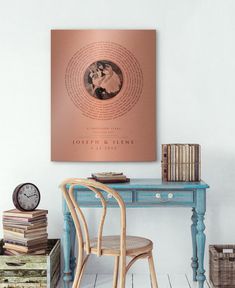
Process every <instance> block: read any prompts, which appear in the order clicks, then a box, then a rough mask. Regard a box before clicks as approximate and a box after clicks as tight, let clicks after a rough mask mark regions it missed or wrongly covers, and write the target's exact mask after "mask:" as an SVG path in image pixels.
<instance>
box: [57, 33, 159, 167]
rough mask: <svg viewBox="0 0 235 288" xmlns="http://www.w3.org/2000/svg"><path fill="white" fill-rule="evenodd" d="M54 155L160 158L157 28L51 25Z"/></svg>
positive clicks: (68, 158)
mask: <svg viewBox="0 0 235 288" xmlns="http://www.w3.org/2000/svg"><path fill="white" fill-rule="evenodd" d="M51 49H52V50H51V73H52V76H51V80H52V83H51V84H52V96H51V97H52V102H51V105H52V106H51V109H52V119H51V124H52V127H51V159H52V160H53V161H154V160H156V112H155V111H156V103H155V102H156V31H155V30H52V31H51Z"/></svg>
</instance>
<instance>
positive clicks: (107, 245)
mask: <svg viewBox="0 0 235 288" xmlns="http://www.w3.org/2000/svg"><path fill="white" fill-rule="evenodd" d="M67 185H69V189H67V187H66V186H67ZM76 185H79V186H84V187H86V188H88V189H90V190H91V191H93V192H94V193H95V196H96V197H97V198H99V199H100V201H101V203H102V207H103V210H102V217H101V220H100V225H99V230H98V237H97V238H94V239H90V237H89V232H88V226H87V222H86V219H85V217H84V214H83V212H82V210H81V209H80V207H79V203H77V201H76V200H75V197H74V188H75V186H76ZM60 187H61V189H62V192H63V196H64V198H65V200H66V203H67V205H68V208H69V210H70V212H71V216H72V218H73V221H74V225H75V228H76V234H77V239H78V257H77V267H76V272H75V276H74V281H73V286H72V288H79V287H80V284H81V279H82V275H83V272H84V269H85V265H86V263H87V260H88V257H89V255H90V254H96V255H97V256H103V255H104V256H113V257H115V265H114V276H113V288H117V287H118V283H119V288H125V280H126V273H127V272H128V270H129V269H130V267H131V266H132V264H134V263H135V261H136V260H138V259H141V258H147V259H148V262H149V269H150V275H151V283H152V288H157V287H158V285H157V278H156V273H155V269H154V261H153V256H152V249H153V243H152V241H151V240H149V239H146V238H142V237H134V236H126V207H125V204H124V202H123V200H122V198H121V196H120V195H119V193H118V192H117V191H115V190H114V189H111V188H110V187H108V186H106V185H104V184H102V183H99V182H96V181H94V180H84V179H77V178H71V179H67V180H65V181H63V182H62V183H61V185H60ZM101 191H103V192H106V193H108V195H110V196H109V197H111V196H112V197H114V198H115V199H116V201H117V203H118V205H119V208H120V216H121V231H120V235H118V236H102V234H103V226H104V222H105V217H106V212H107V203H106V200H105V198H104V196H103V193H101ZM78 193H79V192H78ZM83 234H84V235H83ZM85 254H86V255H85ZM127 256H128V257H130V258H131V260H130V261H129V263H128V264H127V263H126V257H127Z"/></svg>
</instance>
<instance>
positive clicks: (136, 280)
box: [133, 274, 151, 288]
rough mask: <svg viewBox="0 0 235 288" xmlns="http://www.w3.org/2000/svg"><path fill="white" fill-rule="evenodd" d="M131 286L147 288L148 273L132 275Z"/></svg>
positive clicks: (149, 282)
mask: <svg viewBox="0 0 235 288" xmlns="http://www.w3.org/2000/svg"><path fill="white" fill-rule="evenodd" d="M133 287H135V288H149V287H151V281H150V275H148V274H143V275H142V274H135V275H133Z"/></svg>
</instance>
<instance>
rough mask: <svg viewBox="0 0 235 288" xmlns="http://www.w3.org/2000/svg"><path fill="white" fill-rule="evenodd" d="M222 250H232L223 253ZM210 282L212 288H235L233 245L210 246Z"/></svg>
mask: <svg viewBox="0 0 235 288" xmlns="http://www.w3.org/2000/svg"><path fill="white" fill-rule="evenodd" d="M223 249H232V251H233V252H232V253H224V252H223ZM209 259H210V260H209V261H210V272H209V273H210V275H209V276H210V281H211V283H212V284H213V286H214V288H235V245H210V246H209Z"/></svg>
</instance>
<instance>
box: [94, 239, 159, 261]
mask: <svg viewBox="0 0 235 288" xmlns="http://www.w3.org/2000/svg"><path fill="white" fill-rule="evenodd" d="M101 243H102V245H101V254H102V255H116V256H119V255H120V236H119V235H118V236H114V235H112V236H103V237H102V242H101ZM152 249H153V243H152V241H151V240H149V239H146V238H143V237H136V236H126V255H127V256H135V255H139V254H142V253H148V252H151V251H152ZM91 253H92V254H96V253H97V238H94V239H91Z"/></svg>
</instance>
